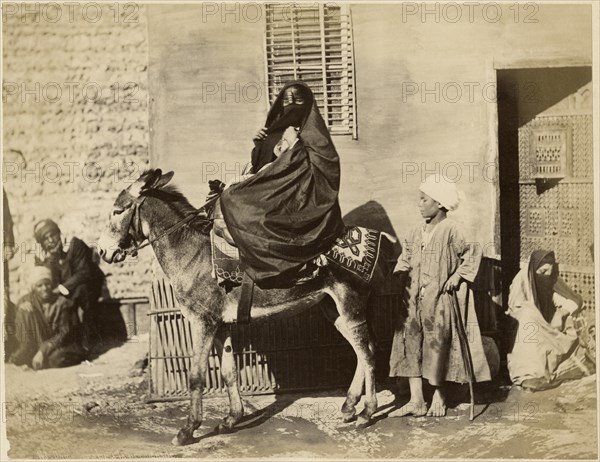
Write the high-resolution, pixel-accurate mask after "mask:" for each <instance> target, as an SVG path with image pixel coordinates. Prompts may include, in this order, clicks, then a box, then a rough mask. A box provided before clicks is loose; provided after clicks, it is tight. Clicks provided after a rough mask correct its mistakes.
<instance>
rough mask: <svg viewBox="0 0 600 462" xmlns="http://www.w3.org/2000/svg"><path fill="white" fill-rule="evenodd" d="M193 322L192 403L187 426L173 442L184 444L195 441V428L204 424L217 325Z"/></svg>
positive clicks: (178, 444) (177, 444)
mask: <svg viewBox="0 0 600 462" xmlns="http://www.w3.org/2000/svg"><path fill="white" fill-rule="evenodd" d="M190 322H191V324H192V341H193V344H194V356H193V357H192V366H191V371H190V394H191V403H190V411H189V414H188V419H187V423H186V425H185V427H183V428H182V429H181V430H179V433H177V436H176V437H175V438H173V440H172V443H173V444H174V445H176V446H183V445H186V444H190V443H192V442H193V441H194V430H196V429H197V428H198V427H200V425H201V424H202V393H203V392H204V386H205V380H206V368H207V366H208V355H209V353H210V350H211V349H212V345H213V339H214V336H215V331H216V326H215V325H206V324H205V323H204V322H198V321H196V320H191V321H190Z"/></svg>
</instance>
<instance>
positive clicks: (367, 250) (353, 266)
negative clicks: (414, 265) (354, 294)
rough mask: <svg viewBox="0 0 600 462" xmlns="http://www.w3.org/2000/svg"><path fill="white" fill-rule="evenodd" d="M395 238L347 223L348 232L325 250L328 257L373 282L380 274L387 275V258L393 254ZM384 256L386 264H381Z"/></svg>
mask: <svg viewBox="0 0 600 462" xmlns="http://www.w3.org/2000/svg"><path fill="white" fill-rule="evenodd" d="M393 241H394V238H393V237H392V236H390V235H387V234H386V233H382V232H380V231H375V230H373V229H369V228H363V227H360V226H346V228H345V230H344V234H343V235H342V236H341V237H339V238H338V239H337V240H336V242H335V245H334V246H333V247H332V248H331V250H330V251H328V252H327V253H325V257H326V258H327V260H328V261H330V262H332V263H334V264H336V265H339V266H341V267H343V268H345V269H346V270H348V271H349V272H351V273H352V274H354V275H355V276H357V277H358V278H360V279H362V280H363V281H365V282H366V283H370V282H371V280H372V279H373V278H374V277H376V276H377V275H379V276H382V277H384V276H385V275H386V274H385V273H386V272H387V269H388V268H387V266H388V265H387V261H388V260H390V257H391V256H392V254H393ZM381 259H385V261H386V264H385V265H383V264H380V260H381ZM390 261H391V260H390ZM381 262H382V263H383V261H381ZM380 273H381V274H380Z"/></svg>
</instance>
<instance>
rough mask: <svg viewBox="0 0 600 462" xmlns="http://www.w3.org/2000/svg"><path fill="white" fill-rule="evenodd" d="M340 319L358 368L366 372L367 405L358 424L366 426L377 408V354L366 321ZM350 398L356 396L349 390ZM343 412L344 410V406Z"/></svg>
mask: <svg viewBox="0 0 600 462" xmlns="http://www.w3.org/2000/svg"><path fill="white" fill-rule="evenodd" d="M340 319H341V320H340V321H338V322H340V323H342V324H343V325H344V327H343V329H342V330H341V331H340V332H341V333H342V334H343V335H344V336H345V337H346V339H347V340H348V342H349V343H350V345H352V348H353V349H354V352H355V353H356V359H357V364H359V366H357V369H358V367H361V368H362V371H363V374H364V379H365V380H364V384H365V407H364V409H363V411H362V412H361V413H360V414H359V415H358V418H357V420H356V426H357V427H365V426H367V425H368V424H369V423H370V421H371V416H372V415H373V414H374V413H375V411H376V410H377V394H376V392H375V355H374V352H373V350H372V343H371V341H370V334H369V329H368V327H367V322H366V321H358V322H357V321H353V320H349V319H347V318H346V317H345V316H344V315H342V316H340ZM355 376H356V374H355ZM353 382H354V380H353ZM350 399H354V397H353V398H351V397H350V391H349V392H348V398H346V402H347V403H348V402H349V400H350ZM359 399H360V395H359ZM356 402H358V401H356ZM354 404H356V403H354ZM344 405H346V403H344ZM342 412H344V409H343V408H342Z"/></svg>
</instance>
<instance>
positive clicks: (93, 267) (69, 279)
mask: <svg viewBox="0 0 600 462" xmlns="http://www.w3.org/2000/svg"><path fill="white" fill-rule="evenodd" d="M33 233H34V236H35V239H36V241H37V242H38V243H39V244H41V246H42V250H43V251H44V253H45V258H44V259H43V261H41V262H40V263H41V264H42V265H43V266H46V267H47V268H49V269H50V270H51V271H52V276H53V283H54V285H55V286H56V289H54V290H55V292H56V293H60V294H61V295H63V296H64V297H66V298H68V299H69V300H71V301H72V302H73V304H74V305H75V306H76V307H77V308H81V310H82V312H83V314H82V323H83V335H84V338H83V341H84V344H85V345H86V346H87V347H91V346H92V345H93V344H95V343H97V342H99V341H100V340H101V338H100V334H99V333H98V330H97V327H98V320H97V317H98V316H97V307H98V299H99V298H100V294H101V291H102V285H103V283H104V273H102V270H100V268H99V267H98V265H97V264H96V263H95V262H94V260H93V256H92V249H90V248H89V247H88V246H87V245H86V244H85V243H84V242H83V241H82V240H81V239H78V238H76V237H74V238H73V239H72V240H71V241H70V243H69V245H68V249H67V251H66V252H65V250H64V247H63V242H62V239H61V233H60V229H59V227H58V225H57V224H56V223H55V222H54V221H52V220H49V219H46V220H42V221H40V222H39V223H37V224H36V225H35V226H34V228H33Z"/></svg>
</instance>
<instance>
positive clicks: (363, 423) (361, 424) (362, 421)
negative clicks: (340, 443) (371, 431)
mask: <svg viewBox="0 0 600 462" xmlns="http://www.w3.org/2000/svg"><path fill="white" fill-rule="evenodd" d="M372 423H373V421H372V420H371V419H370V418H369V417H367V416H365V415H362V414H359V416H358V417H357V418H356V428H367V427H368V426H370V425H371V424H372Z"/></svg>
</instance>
